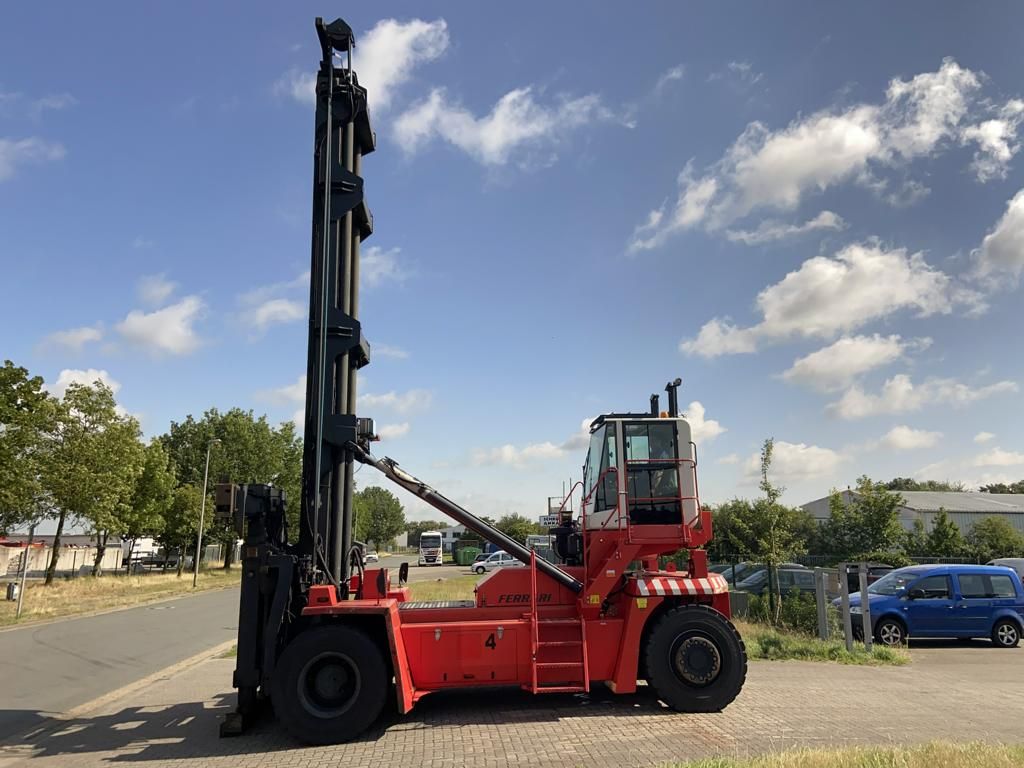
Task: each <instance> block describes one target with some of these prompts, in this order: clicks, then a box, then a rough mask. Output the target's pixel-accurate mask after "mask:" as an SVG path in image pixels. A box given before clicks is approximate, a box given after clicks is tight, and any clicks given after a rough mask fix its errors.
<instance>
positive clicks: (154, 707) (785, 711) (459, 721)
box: [0, 642, 1024, 768]
mask: <svg viewBox="0 0 1024 768" xmlns="http://www.w3.org/2000/svg"><path fill="white" fill-rule="evenodd" d="M913 656H914V663H913V664H912V665H911V666H909V667H903V668H868V667H844V666H839V665H830V664H815V663H797V662H782V663H767V662H755V663H752V664H751V666H750V674H749V677H748V679H747V685H746V687H745V688H744V691H743V693H742V695H741V696H740V698H739V699H737V701H736V702H735V703H734V704H733V705H732V706H731V707H730V708H729V709H728V710H727V711H726V712H723V713H721V714H715V715H677V714H674V713H670V712H668V711H666V710H664V709H663V708H662V707H661V706H660V705H659V704H658V703H657V702H656V701H655V700H653V698H652V697H651V696H650V695H647V694H638V695H635V696H625V697H620V696H615V695H613V694H611V693H608V692H606V691H604V690H603V689H602V690H601V691H598V692H595V693H594V694H592V695H591V696H590V697H576V696H544V697H532V696H530V695H528V694H525V693H519V692H507V691H505V692H488V693H451V694H444V695H442V694H438V695H435V696H429V697H427V698H426V699H424V700H423V701H422V702H420V704H419V705H417V707H416V709H415V710H414V711H413V712H412V713H410V714H409V715H407V716H405V717H398V716H393V717H392V718H391V719H390V720H389V722H388V723H387V724H386V725H385V726H383V727H381V728H379V729H377V730H376V731H374V732H372V733H370V734H368V735H367V737H366V738H364V739H363V740H362V741H359V742H356V743H352V744H347V745H343V746H338V747H318V748H304V747H301V746H298V745H296V744H295V743H293V742H291V741H290V740H289V739H288V737H287V736H285V735H284V734H283V733H281V732H280V731H279V730H278V729H277V728H276V727H275V726H274V724H273V723H272V722H266V723H263V724H261V725H260V726H258V727H257V728H256V729H255V731H254V732H253V733H251V734H249V735H247V736H244V737H242V738H236V739H227V740H221V739H218V738H217V725H218V722H219V720H220V715H221V714H223V713H224V712H225V711H226V710H227V709H228V708H229V706H230V702H231V698H230V696H229V693H228V681H229V680H230V675H231V669H232V665H233V662H232V661H231V660H226V659H215V660H209V661H206V662H204V663H202V664H199V665H197V666H193V667H191V668H189V669H187V670H185V671H183V672H181V673H180V674H177V675H175V676H174V677H172V678H170V679H167V680H162V681H159V682H157V683H155V684H153V685H152V686H150V687H149V688H147V689H146V690H144V691H142V692H137V693H134V694H131V695H130V697H128V698H129V699H130V700H121V701H114V702H113V703H111V704H109V705H107V706H104V707H102V708H99V709H97V710H96V711H94V712H90V713H89V714H88V715H85V716H82V717H79V718H77V719H72V720H69V721H65V722H60V723H58V724H51V725H50V726H47V727H44V728H43V729H42V730H41V731H39V732H38V733H36V734H33V735H32V736H30V737H28V738H23V739H20V740H19V741H20V743H18V744H14V745H12V746H9V747H6V748H0V768H12V767H13V766H21V765H26V766H31V767H32V768H46V767H47V766H54V767H57V766H60V767H61V768H72V767H74V766H97V765H105V764H112V765H117V766H136V765H139V766H141V765H145V766H148V768H159V767H160V766H165V765H166V766H176V767H179V768H184V766H188V768H214V767H220V766H223V767H224V768H228V766H230V767H231V768H238V767H239V766H246V767H247V766H254V767H258V766H274V767H275V768H277V767H278V766H280V767H281V768H285V767H287V766H301V767H303V768H306V767H309V768H312V767H314V766H341V765H345V766H354V767H355V766H359V767H362V766H366V767H367V768H371V767H373V766H390V767H392V768H402V767H404V766H415V768H442V767H445V768H446V767H448V766H462V765H471V766H474V768H504V767H505V766H516V767H517V768H518V767H520V766H530V767H531V768H532V767H533V766H588V768H592V767H595V766H652V765H658V764H660V763H663V762H665V761H670V760H679V759H687V758H696V757H702V756H706V755H713V754H722V753H726V754H748V753H755V752H762V751H768V750H778V749H784V748H787V747H792V746H798V745H810V746H815V745H825V744H842V743H873V744H885V743H893V742H917V741H927V740H932V739H953V740H967V739H984V740H991V741H1007V742H1020V741H1022V740H1024V726H1022V725H1021V724H1022V723H1024V696H1022V695H1021V691H1024V649H1019V650H1014V651H1003V650H997V649H993V648H992V647H991V646H989V645H988V644H986V643H981V642H975V643H971V644H970V645H968V646H956V645H953V644H946V645H940V646H930V647H927V648H923V649H915V650H914V651H913Z"/></svg>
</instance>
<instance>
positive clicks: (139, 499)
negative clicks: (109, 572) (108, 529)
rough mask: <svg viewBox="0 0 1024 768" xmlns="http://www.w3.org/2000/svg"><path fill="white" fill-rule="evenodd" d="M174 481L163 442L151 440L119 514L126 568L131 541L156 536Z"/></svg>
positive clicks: (130, 556)
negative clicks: (139, 470)
mask: <svg viewBox="0 0 1024 768" xmlns="http://www.w3.org/2000/svg"><path fill="white" fill-rule="evenodd" d="M177 484H178V478H177V476H176V475H175V472H174V465H173V464H172V463H171V459H170V456H168V455H167V451H166V450H164V447H163V444H162V443H161V442H160V441H159V440H153V441H151V442H150V444H149V445H147V446H146V448H145V450H144V453H143V459H142V472H141V473H140V474H139V478H138V480H136V482H135V490H134V492H133V493H132V499H131V504H129V505H128V509H127V510H125V512H124V514H122V515H121V537H122V538H123V539H125V540H127V541H128V558H127V561H128V564H129V567H131V561H132V555H133V553H134V551H135V543H136V542H137V541H138V540H139V539H140V538H142V537H143V536H154V537H155V536H157V535H159V533H160V531H161V529H162V527H163V522H164V520H163V518H164V515H165V514H166V512H167V510H168V509H169V508H170V506H171V503H172V502H173V500H174V488H175V486H176V485H177Z"/></svg>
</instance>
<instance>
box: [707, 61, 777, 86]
mask: <svg viewBox="0 0 1024 768" xmlns="http://www.w3.org/2000/svg"><path fill="white" fill-rule="evenodd" d="M763 77H764V74H763V73H762V72H758V71H757V70H755V69H754V67H753V65H752V64H751V63H750V62H749V61H730V62H729V63H728V64H726V65H725V69H723V70H721V71H719V72H712V73H711V74H710V75H708V82H709V83H713V82H715V81H716V80H725V79H730V80H732V81H733V82H734V83H737V84H740V85H743V86H751V85H756V84H757V83H759V82H760V81H761V79H762V78H763Z"/></svg>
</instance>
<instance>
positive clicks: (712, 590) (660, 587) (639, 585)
mask: <svg viewBox="0 0 1024 768" xmlns="http://www.w3.org/2000/svg"><path fill="white" fill-rule="evenodd" d="M631 586H633V587H634V588H633V589H631V590H629V591H630V594H635V595H637V596H640V597H647V596H651V595H717V594H719V593H721V592H728V591H729V582H727V581H726V580H725V577H724V576H721V575H720V574H717V573H709V574H708V575H707V577H706V578H703V579H691V578H689V577H686V576H645V577H644V578H640V579H637V580H636V581H634V582H633V584H632V585H631Z"/></svg>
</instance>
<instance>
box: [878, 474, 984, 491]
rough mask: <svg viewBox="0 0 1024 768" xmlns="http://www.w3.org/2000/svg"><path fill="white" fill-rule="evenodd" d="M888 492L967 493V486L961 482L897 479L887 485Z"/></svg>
mask: <svg viewBox="0 0 1024 768" xmlns="http://www.w3.org/2000/svg"><path fill="white" fill-rule="evenodd" d="M885 490H887V491H942V492H949V491H966V490H967V486H966V485H964V484H963V483H962V482H960V481H959V480H914V479H913V478H910V477H896V478H893V479H892V480H890V481H889V482H887V483H885Z"/></svg>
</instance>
